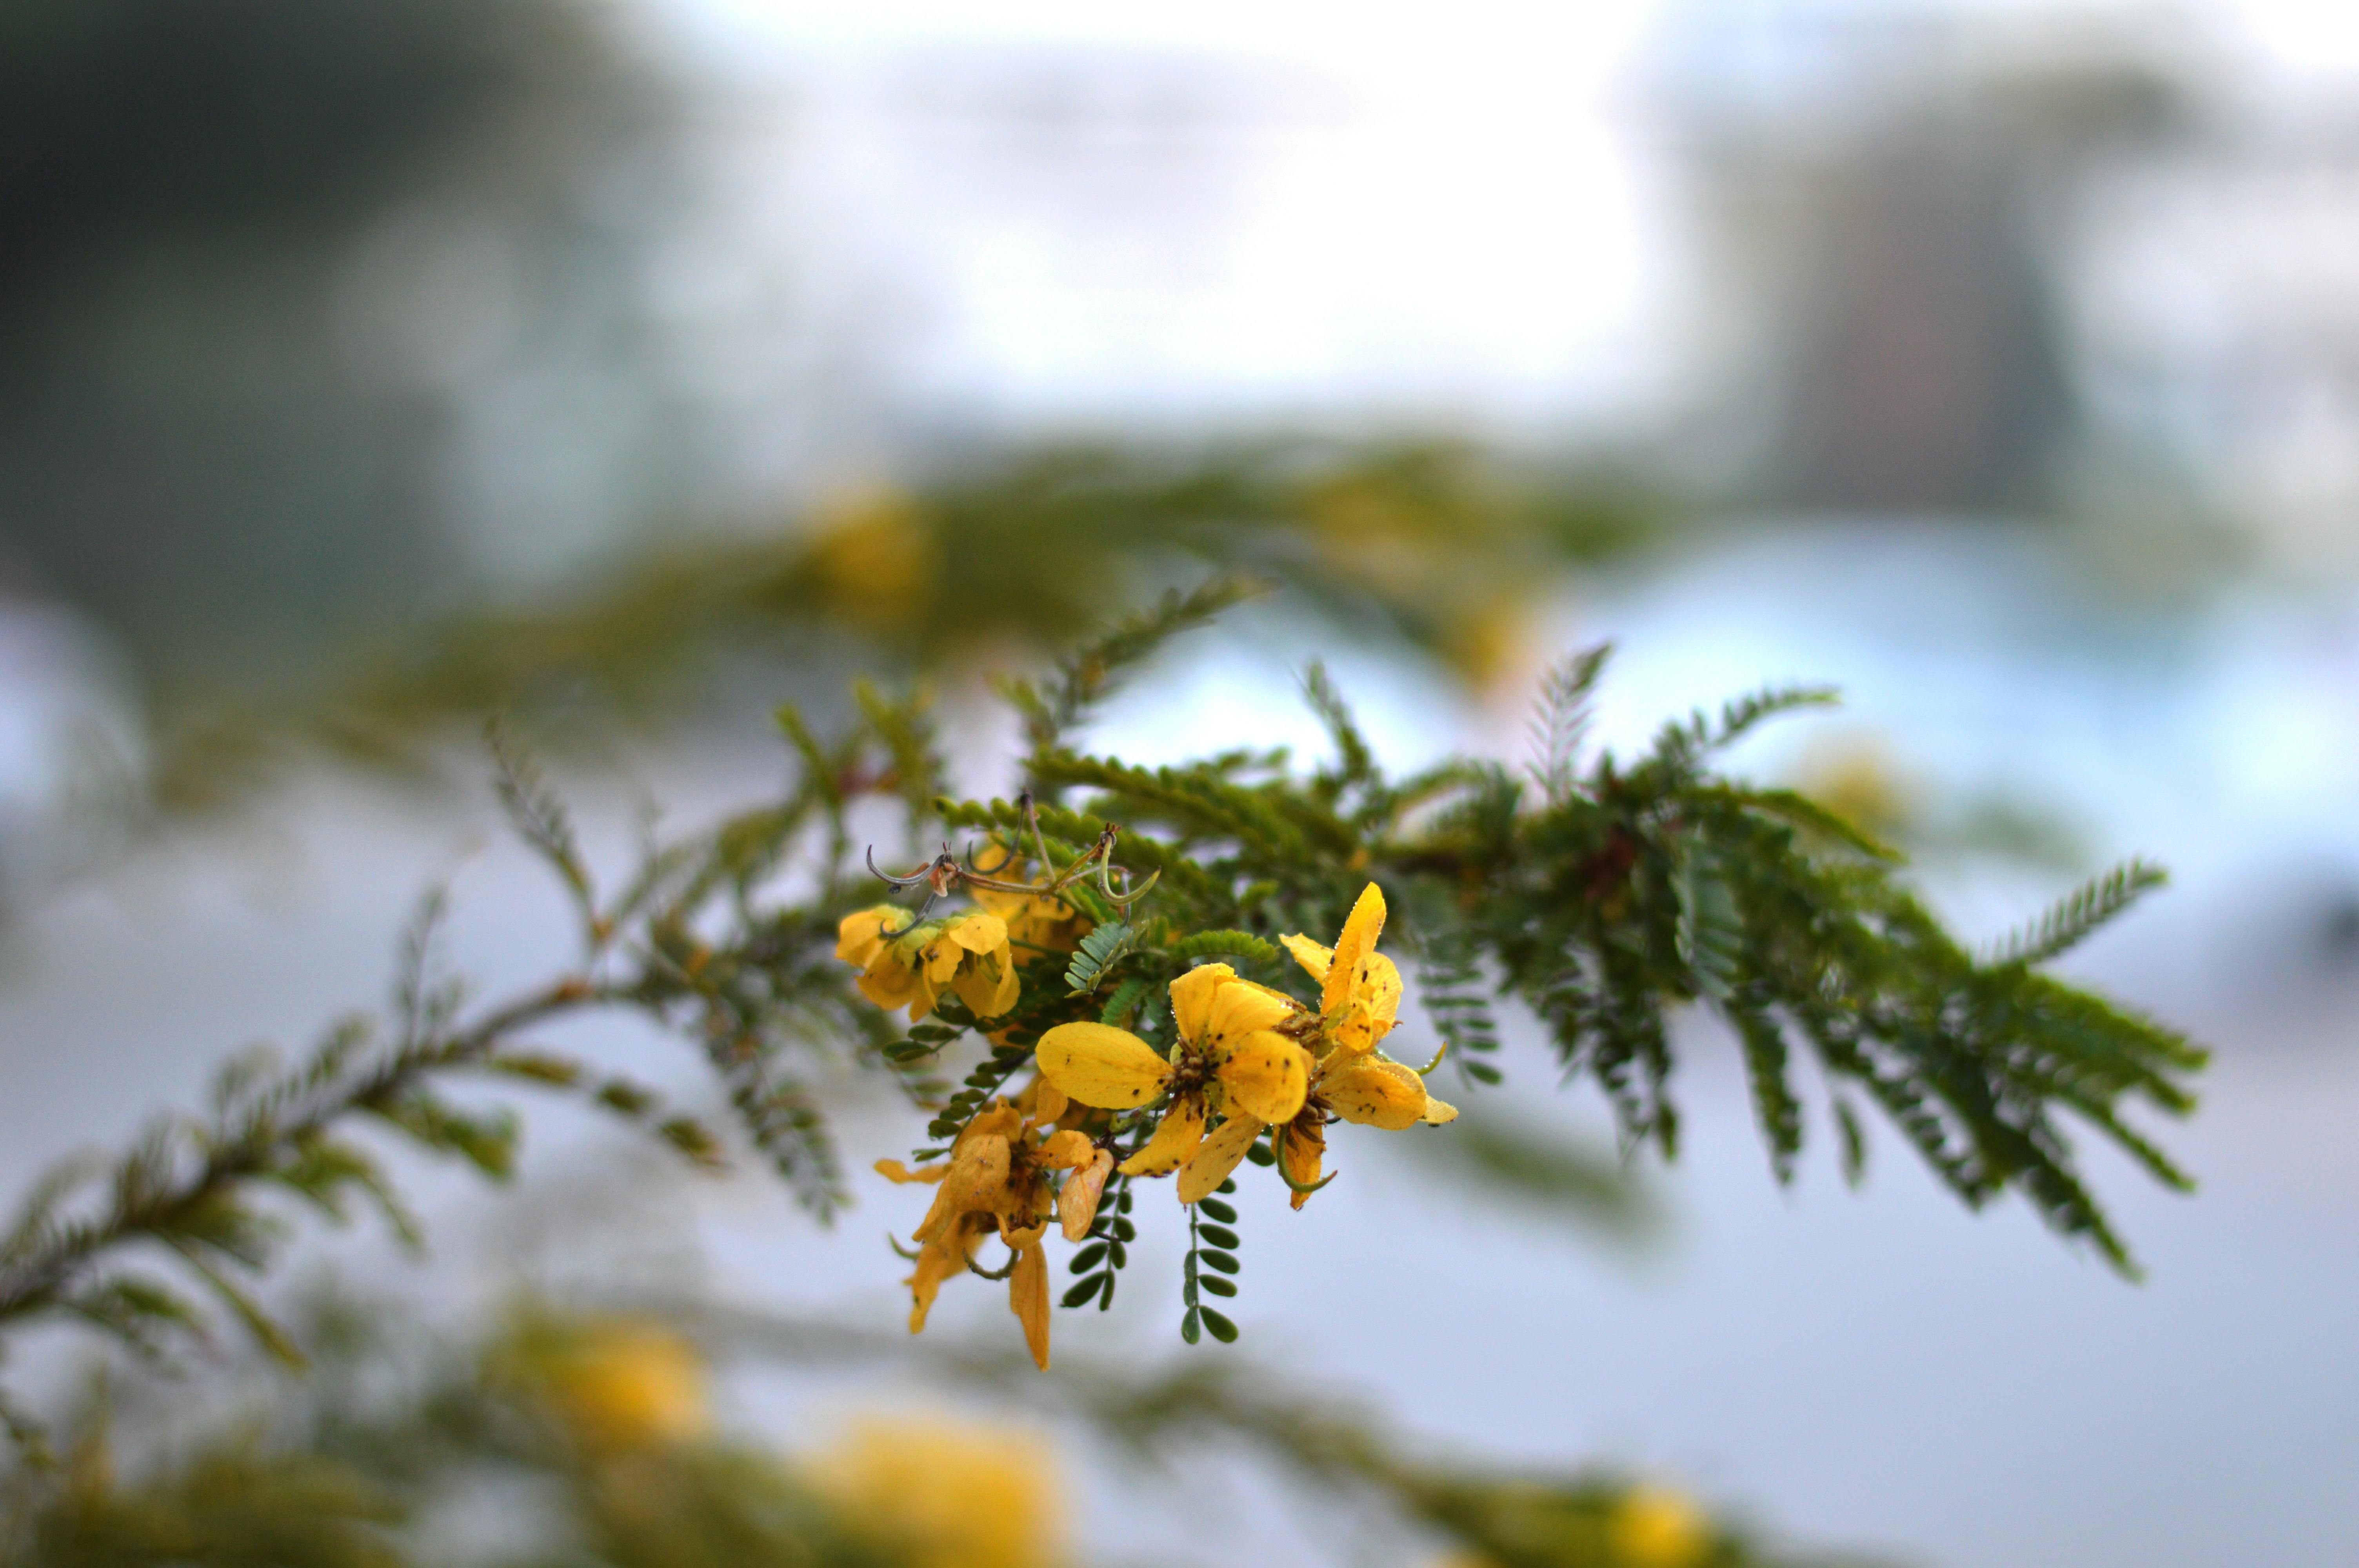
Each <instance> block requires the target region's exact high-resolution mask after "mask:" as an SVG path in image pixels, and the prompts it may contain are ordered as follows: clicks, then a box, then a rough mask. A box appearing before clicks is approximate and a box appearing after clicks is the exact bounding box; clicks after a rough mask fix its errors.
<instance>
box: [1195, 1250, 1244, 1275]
mask: <svg viewBox="0 0 2359 1568" xmlns="http://www.w3.org/2000/svg"><path fill="white" fill-rule="evenodd" d="M1196 1256H1197V1257H1198V1258H1200V1259H1201V1260H1203V1263H1204V1267H1206V1268H1207V1269H1217V1270H1219V1271H1221V1272H1222V1273H1223V1274H1234V1273H1235V1272H1236V1271H1237V1260H1235V1259H1234V1258H1232V1257H1231V1256H1229V1255H1228V1254H1227V1253H1226V1252H1215V1251H1212V1249H1209V1248H1207V1249H1205V1250H1203V1251H1201V1252H1199V1253H1197V1254H1196Z"/></svg>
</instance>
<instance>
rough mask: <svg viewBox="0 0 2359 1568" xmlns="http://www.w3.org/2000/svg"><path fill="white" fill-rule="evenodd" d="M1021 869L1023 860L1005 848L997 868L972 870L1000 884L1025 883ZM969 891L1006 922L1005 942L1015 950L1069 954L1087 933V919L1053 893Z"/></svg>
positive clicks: (1023, 863) (995, 889) (988, 889)
mask: <svg viewBox="0 0 2359 1568" xmlns="http://www.w3.org/2000/svg"><path fill="white" fill-rule="evenodd" d="M1003 848H1004V847H1003ZM1024 868H1025V858H1024V857H1023V856H1021V855H1019V854H1017V853H1016V852H1015V851H1014V850H1012V849H1006V850H1005V852H1004V854H1003V856H1002V858H1001V860H1000V861H999V863H998V864H997V865H995V866H977V867H976V868H975V870H976V871H981V872H982V873H983V874H984V875H985V876H987V877H993V878H995V879H997V880H998V881H1004V882H1027V883H1028V882H1030V881H1031V879H1029V878H1028V877H1027V876H1025V874H1024ZM1036 885H1037V884H1036ZM968 891H969V892H972V893H973V895H974V902H975V903H979V904H981V905H983V907H984V908H985V909H987V910H989V911H991V913H992V914H995V915H997V916H999V918H1000V919H1002V920H1004V921H1006V923H1007V939H1008V940H1009V941H1010V942H1012V943H1014V944H1015V945H1016V946H1018V947H1024V948H1033V949H1038V951H1040V952H1044V953H1070V952H1071V951H1072V950H1073V949H1074V948H1076V947H1078V946H1081V945H1082V937H1083V936H1085V935H1088V934H1089V929H1090V924H1091V923H1090V921H1089V919H1088V917H1087V916H1085V915H1083V914H1082V912H1081V911H1079V910H1077V909H1075V908H1074V907H1073V906H1072V905H1071V904H1070V903H1066V902H1065V901H1064V900H1063V899H1061V898H1058V897H1055V896H1054V895H1052V894H1049V893H1045V892H1040V893H1020V892H1000V891H999V890H998V889H997V888H985V887H977V888H970V889H969V890H968Z"/></svg>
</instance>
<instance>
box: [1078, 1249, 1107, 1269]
mask: <svg viewBox="0 0 2359 1568" xmlns="http://www.w3.org/2000/svg"><path fill="white" fill-rule="evenodd" d="M1105 1255H1106V1244H1105V1243H1104V1242H1103V1241H1093V1242H1092V1243H1090V1245H1088V1246H1087V1247H1084V1248H1082V1249H1081V1250H1080V1251H1079V1252H1076V1253H1074V1254H1073V1272H1074V1273H1076V1274H1086V1273H1088V1272H1089V1271H1091V1270H1093V1269H1094V1268H1096V1267H1097V1266H1098V1261H1099V1260H1101V1259H1103V1257H1104V1256H1105Z"/></svg>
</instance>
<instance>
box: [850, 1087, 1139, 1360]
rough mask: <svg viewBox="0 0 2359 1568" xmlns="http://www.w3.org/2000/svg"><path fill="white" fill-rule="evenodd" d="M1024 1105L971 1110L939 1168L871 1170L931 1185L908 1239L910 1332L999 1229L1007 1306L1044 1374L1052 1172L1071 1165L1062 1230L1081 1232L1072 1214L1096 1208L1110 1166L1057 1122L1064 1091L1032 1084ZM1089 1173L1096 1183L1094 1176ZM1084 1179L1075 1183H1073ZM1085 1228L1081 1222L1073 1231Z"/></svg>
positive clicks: (891, 1164) (895, 1164)
mask: <svg viewBox="0 0 2359 1568" xmlns="http://www.w3.org/2000/svg"><path fill="white" fill-rule="evenodd" d="M1023 1098H1024V1099H1026V1100H1028V1101H1030V1102H1031V1103H1030V1106H1029V1108H1028V1114H1027V1107H1026V1106H1025V1105H1023V1104H1022V1103H1020V1102H1019V1103H1016V1104H1010V1103H1009V1102H1007V1101H1006V1100H1000V1101H998V1102H996V1103H995V1104H994V1105H992V1106H991V1108H988V1109H986V1110H984V1111H982V1112H980V1113H979V1114H977V1115H976V1117H975V1118H974V1119H973V1121H970V1122H969V1123H967V1126H966V1130H964V1131H962V1132H961V1133H960V1134H959V1136H958V1141H957V1142H955V1143H953V1144H952V1145H951V1157H950V1159H949V1160H948V1161H947V1162H944V1163H942V1164H939V1165H928V1166H924V1167H921V1168H920V1169H919V1170H915V1171H912V1170H909V1169H908V1168H907V1167H906V1166H904V1165H903V1164H902V1163H901V1162H899V1161H898V1160H879V1161H877V1162H876V1170H877V1173H878V1174H880V1175H883V1176H885V1177H886V1179H888V1180H890V1181H894V1182H899V1183H908V1182H934V1183H938V1184H939V1185H938V1186H937V1187H936V1189H935V1192H934V1202H933V1206H932V1207H930V1208H929V1209H928V1210H927V1211H926V1217H925V1219H924V1221H923V1222H922V1223H921V1224H919V1227H918V1228H917V1231H916V1233H915V1237H914V1238H915V1239H916V1241H917V1243H918V1267H917V1271H916V1272H914V1273H912V1274H911V1275H910V1276H909V1277H908V1280H907V1281H904V1282H905V1283H906V1284H908V1287H909V1292H910V1296H911V1305H910V1308H909V1332H910V1333H912V1334H917V1333H919V1332H921V1331H922V1330H923V1329H924V1328H925V1326H926V1315H927V1314H928V1313H929V1312H930V1311H932V1309H933V1304H934V1297H935V1296H936V1295H938V1294H940V1292H941V1288H942V1281H945V1280H948V1279H950V1278H951V1276H952V1275H954V1274H959V1273H963V1272H964V1271H966V1270H967V1269H968V1268H969V1267H971V1266H972V1264H973V1260H974V1253H975V1249H977V1248H978V1247H980V1246H982V1245H983V1242H984V1238H986V1237H988V1236H990V1235H992V1234H993V1233H995V1232H996V1233H997V1235H998V1237H999V1238H1000V1240H1002V1241H1004V1242H1006V1244H1007V1249H1008V1251H1009V1253H1010V1254H1011V1255H1012V1257H1011V1260H1010V1263H1009V1266H1008V1274H1007V1304H1008V1308H1009V1310H1010V1311H1012V1312H1014V1313H1015V1314H1016V1318H1017V1320H1018V1321H1019V1322H1021V1323H1022V1324H1023V1325H1024V1342H1025V1344H1026V1345H1027V1346H1029V1347H1030V1349H1031V1352H1032V1359H1033V1360H1034V1361H1035V1362H1036V1363H1037V1364H1038V1366H1039V1367H1040V1368H1041V1369H1042V1370H1043V1371H1046V1370H1047V1369H1048V1367H1049V1257H1048V1254H1047V1253H1046V1252H1045V1251H1044V1250H1042V1249H1041V1245H1040V1242H1041V1238H1043V1237H1044V1236H1046V1235H1047V1234H1048V1229H1049V1225H1048V1222H1049V1217H1050V1215H1051V1214H1052V1213H1054V1212H1055V1209H1056V1206H1057V1195H1056V1194H1055V1193H1054V1191H1053V1190H1052V1189H1051V1188H1050V1186H1049V1176H1048V1173H1049V1172H1051V1171H1071V1172H1074V1173H1075V1175H1074V1177H1072V1178H1071V1179H1069V1180H1068V1183H1067V1188H1068V1190H1069V1191H1071V1192H1072V1194H1073V1196H1072V1200H1071V1206H1070V1209H1069V1212H1068V1213H1067V1214H1066V1216H1065V1217H1064V1225H1065V1230H1066V1234H1067V1235H1068V1236H1069V1237H1070V1236H1073V1235H1075V1234H1077V1233H1078V1232H1077V1230H1076V1227H1075V1226H1074V1224H1073V1218H1074V1215H1075V1214H1076V1213H1081V1212H1082V1211H1083V1210H1084V1209H1086V1213H1087V1215H1088V1216H1090V1217H1094V1215H1095V1214H1096V1211H1097V1198H1098V1194H1099V1192H1100V1191H1102V1190H1103V1187H1104V1185H1105V1170H1106V1167H1107V1166H1108V1165H1109V1164H1110V1161H1109V1159H1108V1156H1107V1155H1106V1152H1105V1151H1103V1150H1102V1149H1099V1148H1097V1147H1096V1146H1095V1145H1093V1143H1092V1142H1091V1141H1090V1140H1089V1138H1088V1137H1087V1136H1086V1135H1085V1134H1082V1133H1080V1132H1077V1131H1074V1130H1071V1129H1070V1128H1061V1129H1060V1128H1059V1127H1058V1126H1057V1125H1056V1123H1057V1120H1058V1119H1059V1118H1060V1117H1061V1116H1063V1115H1064V1114H1065V1111H1066V1108H1067V1101H1066V1098H1065V1096H1064V1094H1063V1093H1062V1092H1061V1091H1060V1090H1059V1089H1057V1088H1056V1087H1054V1086H1039V1085H1036V1086H1035V1087H1034V1089H1033V1090H1032V1091H1031V1092H1029V1093H1027V1095H1026V1096H1024V1097H1023ZM1092 1178H1094V1179H1092ZM1076 1181H1078V1182H1080V1183H1082V1186H1081V1187H1080V1188H1078V1189H1077V1188H1075V1187H1074V1185H1073V1183H1074V1182H1076ZM1088 1229H1089V1218H1087V1217H1084V1218H1082V1221H1081V1224H1080V1226H1079V1227H1078V1231H1082V1232H1085V1231H1087V1230H1088Z"/></svg>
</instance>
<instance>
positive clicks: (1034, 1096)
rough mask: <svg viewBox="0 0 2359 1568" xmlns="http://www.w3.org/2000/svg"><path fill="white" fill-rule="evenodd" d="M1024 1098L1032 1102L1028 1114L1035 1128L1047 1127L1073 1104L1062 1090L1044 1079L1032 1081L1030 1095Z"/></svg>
mask: <svg viewBox="0 0 2359 1568" xmlns="http://www.w3.org/2000/svg"><path fill="white" fill-rule="evenodd" d="M1026 1098H1029V1099H1030V1100H1031V1102H1032V1106H1031V1109H1030V1111H1029V1112H1028V1114H1029V1115H1030V1117H1031V1119H1032V1125H1033V1126H1035V1127H1047V1126H1049V1124H1051V1123H1052V1122H1054V1121H1055V1120H1056V1119H1058V1118H1059V1117H1060V1116H1062V1115H1064V1114H1065V1110H1066V1108H1067V1107H1069V1106H1071V1104H1072V1103H1073V1102H1072V1099H1071V1097H1069V1096H1068V1095H1067V1094H1066V1093H1065V1091H1064V1090H1062V1089H1060V1088H1059V1087H1057V1086H1056V1085H1054V1084H1052V1083H1050V1082H1049V1080H1048V1079H1046V1078H1035V1079H1033V1080H1032V1089H1031V1093H1030V1094H1029V1095H1028V1096H1027V1097H1026Z"/></svg>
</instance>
